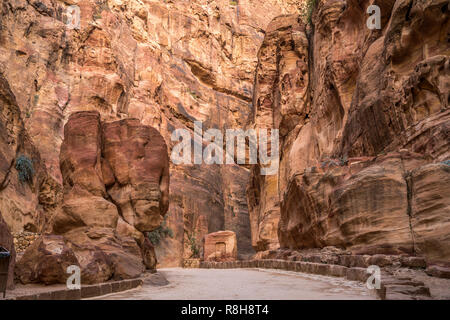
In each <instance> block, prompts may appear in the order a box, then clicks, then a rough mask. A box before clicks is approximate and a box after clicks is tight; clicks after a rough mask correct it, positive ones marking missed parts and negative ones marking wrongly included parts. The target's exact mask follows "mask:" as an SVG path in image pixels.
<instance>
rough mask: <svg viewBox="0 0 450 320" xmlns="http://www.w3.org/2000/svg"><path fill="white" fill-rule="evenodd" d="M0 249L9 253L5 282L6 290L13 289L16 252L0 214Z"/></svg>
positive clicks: (10, 235) (11, 237)
mask: <svg viewBox="0 0 450 320" xmlns="http://www.w3.org/2000/svg"><path fill="white" fill-rule="evenodd" d="M0 247H3V248H5V249H6V250H8V251H9V254H10V260H9V267H8V278H7V282H6V288H7V289H10V290H12V289H14V266H15V264H16V250H15V248H14V241H13V236H12V234H11V232H10V231H9V227H8V225H7V224H6V222H5V220H3V217H2V215H1V213H0Z"/></svg>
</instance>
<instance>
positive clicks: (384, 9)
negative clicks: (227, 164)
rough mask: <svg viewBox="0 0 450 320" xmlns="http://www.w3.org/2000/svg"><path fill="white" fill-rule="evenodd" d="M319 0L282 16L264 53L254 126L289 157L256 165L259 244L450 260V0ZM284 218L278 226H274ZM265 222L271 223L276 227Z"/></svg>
mask: <svg viewBox="0 0 450 320" xmlns="http://www.w3.org/2000/svg"><path fill="white" fill-rule="evenodd" d="M370 4H372V1H363V2H362V3H361V2H359V3H357V2H355V1H327V0H324V1H320V2H319V4H318V6H317V7H316V8H315V9H314V12H313V16H312V23H311V25H308V26H305V24H304V23H303V22H302V21H301V20H300V18H299V17H298V16H295V15H291V16H285V17H278V18H276V19H274V20H273V21H272V23H271V24H270V26H269V27H268V28H267V33H266V36H265V39H264V42H263V45H262V47H261V49H260V51H259V53H258V61H259V62H258V69H257V75H256V83H255V92H254V98H253V105H254V112H253V119H252V125H254V126H255V127H274V128H278V129H279V130H280V150H281V154H280V168H279V174H278V176H277V177H276V178H275V177H274V178H270V179H267V178H264V177H261V176H260V175H259V174H258V170H259V168H258V167H257V166H255V167H254V168H252V175H251V178H250V184H249V188H248V199H249V209H250V217H251V221H252V233H253V246H254V247H255V248H256V249H257V250H267V249H269V248H270V246H271V245H270V244H271V243H276V242H277V240H278V241H279V245H280V246H281V247H282V248H289V249H305V248H323V247H326V246H336V247H340V248H345V249H350V250H352V251H353V252H354V253H360V254H364V253H369V254H374V253H387V254H398V253H406V254H411V255H413V254H416V255H421V256H424V257H426V259H427V260H428V262H433V263H434V262H440V263H444V264H446V263H449V262H450V251H448V248H450V236H449V232H448V231H449V230H450V220H449V214H448V213H449V212H450V211H449V210H450V202H449V201H450V198H449V197H448V194H449V191H450V189H449V183H448V181H449V173H450V167H449V163H448V161H446V160H448V159H449V157H450V154H449V143H450V140H449V124H450V121H449V119H450V118H449V115H450V113H449V109H448V106H449V92H450V87H449V77H450V67H449V66H450V60H449V46H448V31H447V30H449V12H450V11H449V7H448V1H421V2H411V1H402V0H397V1H385V2H376V4H378V5H379V6H381V13H382V17H381V21H382V29H381V30H370V29H369V28H367V27H366V21H367V18H368V15H367V14H366V13H365V8H367V7H368V6H369V5H370ZM274 225H278V233H277V234H276V233H275V232H274V231H273V226H274ZM267 230H270V231H269V232H268V231H267Z"/></svg>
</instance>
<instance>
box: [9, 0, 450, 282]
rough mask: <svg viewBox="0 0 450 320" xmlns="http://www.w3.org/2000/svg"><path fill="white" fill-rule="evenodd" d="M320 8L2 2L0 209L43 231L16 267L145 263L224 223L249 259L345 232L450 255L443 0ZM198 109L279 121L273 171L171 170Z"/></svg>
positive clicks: (264, 124)
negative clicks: (376, 23)
mask: <svg viewBox="0 0 450 320" xmlns="http://www.w3.org/2000/svg"><path fill="white" fill-rule="evenodd" d="M308 2H309V1H308ZM311 2H312V1H311ZM316 3H317V5H316V7H315V8H314V10H313V12H312V17H311V21H310V22H308V21H307V20H308V19H305V17H302V16H300V15H299V12H300V11H301V6H302V5H304V4H305V1H302V0H266V1H255V0H239V1H229V0H192V1H187V0H167V1H160V0H126V1H117V0H98V1H88V0H74V1H61V0H40V1H35V0H31V1H30V0H8V1H5V0H3V1H2V2H1V6H0V107H1V109H0V214H1V215H2V216H3V219H4V221H5V223H6V224H7V226H8V228H9V230H10V232H12V233H21V232H24V231H27V232H33V233H36V234H43V236H42V238H40V239H38V240H37V241H35V242H34V243H33V244H32V245H31V247H30V248H29V252H26V253H25V254H24V256H23V257H22V259H21V260H19V261H18V265H17V268H16V271H17V275H18V278H19V279H20V280H21V281H22V282H46V283H52V282H58V281H59V282H61V281H62V280H61V279H62V275H61V270H62V269H61V267H62V265H60V261H61V260H58V259H60V258H61V259H63V258H64V259H66V258H67V257H72V256H75V258H76V260H77V261H78V262H79V264H80V265H81V267H82V278H83V279H85V280H86V282H88V283H90V282H98V281H104V280H107V279H110V278H116V279H118V278H129V277H135V276H137V275H139V274H140V273H141V272H142V271H143V270H144V268H146V267H147V268H150V269H153V268H154V267H155V264H156V260H158V263H159V265H160V266H181V265H182V260H183V259H188V258H192V257H193V255H194V252H192V250H191V248H192V239H196V241H197V244H196V245H197V246H198V247H201V244H202V240H203V238H204V237H205V236H206V235H207V234H210V233H214V232H217V231H219V230H230V231H233V232H235V234H236V242H237V251H238V252H237V253H238V257H241V258H242V257H245V258H247V257H249V256H250V255H252V254H254V252H255V250H256V251H259V252H262V251H267V250H273V249H277V248H279V247H281V248H288V249H304V248H306V249H309V248H323V247H327V246H336V247H340V248H343V249H349V250H351V251H353V252H355V253H358V254H366V253H368V254H369V253H383V254H386V253H388V254H390V253H393V254H399V253H400V254H401V253H407V254H415V255H421V256H424V257H426V259H427V260H428V262H432V263H435V262H439V263H443V264H447V263H450V251H449V248H450V245H449V241H450V239H449V233H450V232H449V231H450V215H449V213H450V207H449V206H450V203H449V202H450V198H449V196H448V194H449V191H450V190H449V186H450V184H449V180H450V178H449V170H450V169H449V162H448V161H449V158H450V151H449V143H450V139H449V127H450V122H449V118H450V111H449V109H448V106H449V97H450V96H449V91H450V90H449V89H450V88H449V87H450V81H449V78H450V58H449V55H450V46H449V33H448V30H449V29H450V28H449V4H448V1H445V0H423V1H411V0H389V1H378V0H362V1H356V0H321V1H316ZM371 4H376V5H378V6H380V8H381V29H380V30H370V29H369V28H368V27H367V25H366V22H367V19H368V18H369V14H367V12H366V9H367V7H368V6H369V5H371ZM69 5H77V6H78V7H79V8H80V25H79V28H70V27H69V26H68V24H67V19H68V18H67V14H66V13H67V9H68V7H69ZM69 119H70V120H69ZM196 120H197V121H202V122H203V128H204V129H205V130H206V129H209V128H216V129H220V130H225V129H227V128H242V129H250V128H254V129H265V128H267V129H272V128H275V129H279V133H280V159H279V163H280V166H279V170H278V172H277V174H276V175H271V176H270V175H268V176H264V175H261V174H260V172H261V167H260V166H259V165H252V166H248V165H223V166H222V165H198V164H193V165H174V164H172V163H170V164H169V162H168V159H167V157H166V154H168V155H170V153H171V150H172V148H173V146H174V145H175V143H176V142H174V141H172V140H171V135H172V132H173V131H174V130H176V129H187V130H189V131H190V132H193V125H194V121H196ZM158 132H159V133H158ZM205 143H206V142H205ZM166 146H167V147H166ZM166 148H167V150H166ZM161 155H164V156H161ZM149 168H151V169H150V170H149ZM169 172H170V186H169ZM24 174H25V178H24ZM164 214H165V217H166V219H167V226H168V228H169V229H171V231H172V232H171V233H170V235H171V236H167V237H165V238H164V237H163V238H161V239H160V242H159V243H158V244H155V245H153V244H152V243H151V242H150V240H149V239H148V238H147V237H146V236H145V233H146V232H149V231H152V230H155V229H157V228H158V227H159V226H160V224H161V223H163V221H164V220H163V218H162V216H163V215H164ZM55 248H56V249H55ZM55 250H56V251H55ZM61 250H62V251H61ZM39 252H41V253H43V254H44V256H45V255H47V252H50V253H49V254H48V255H50V256H51V255H52V254H51V253H52V252H65V253H67V254H66V255H63V256H61V257H53V258H49V260H48V261H47V260H46V259H43V260H42V261H41V260H39V259H38V257H39V255H40V254H38V253H39ZM155 252H156V253H155ZM155 254H156V256H157V259H156V257H155ZM67 259H69V258H67ZM70 259H72V258H70ZM70 259H69V260H70ZM38 260H39V261H41V262H42V263H37V264H33V263H32V262H33V261H38ZM47 262H48V263H49V265H48V266H47V265H46V263H47Z"/></svg>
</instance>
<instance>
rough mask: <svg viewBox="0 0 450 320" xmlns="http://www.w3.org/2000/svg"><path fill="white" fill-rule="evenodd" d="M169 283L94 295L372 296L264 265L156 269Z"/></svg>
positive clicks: (360, 287)
mask: <svg viewBox="0 0 450 320" xmlns="http://www.w3.org/2000/svg"><path fill="white" fill-rule="evenodd" d="M158 273H159V274H161V275H163V276H164V277H165V278H166V279H167V280H168V281H169V284H168V285H166V286H154V285H149V284H144V285H143V286H142V287H140V288H137V289H134V290H129V291H126V292H122V293H116V294H110V295H108V296H104V297H99V298H97V299H108V300H110V299H118V300H270V299H273V300H336V299H338V300H340V299H342V300H361V299H367V300H374V299H376V297H375V296H374V294H373V293H372V292H370V291H369V290H368V289H366V287H365V285H364V284H363V283H360V282H356V281H348V280H345V279H343V278H335V277H326V276H318V275H310V274H305V273H298V272H290V271H280V270H266V269H182V268H170V269H159V270H158Z"/></svg>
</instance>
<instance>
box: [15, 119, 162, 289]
mask: <svg viewBox="0 0 450 320" xmlns="http://www.w3.org/2000/svg"><path fill="white" fill-rule="evenodd" d="M60 161H61V172H62V177H63V181H64V197H63V204H62V210H61V211H59V212H58V213H57V214H56V216H55V217H54V219H53V232H54V233H56V234H58V235H44V236H42V237H41V239H40V240H38V241H36V242H34V243H33V245H31V246H30V247H29V248H28V249H27V250H26V251H25V254H24V255H23V257H22V259H21V260H20V261H19V262H18V265H17V268H16V274H17V276H18V278H19V280H20V281H21V282H22V283H30V282H44V283H47V284H49V283H55V282H65V281H66V279H67V274H66V269H67V267H68V266H69V265H79V266H80V267H81V282H82V283H95V282H102V281H106V280H109V279H111V278H112V279H116V280H117V279H128V278H135V277H138V276H139V275H140V274H141V273H142V272H143V271H144V269H145V267H147V268H148V269H155V267H156V256H155V251H154V248H153V246H152V245H151V243H150V242H149V240H148V239H146V238H145V236H144V234H145V233H146V232H149V231H152V230H154V229H156V228H157V227H159V225H160V222H161V217H162V216H164V215H165V214H166V212H167V209H168V205H169V203H168V201H169V194H168V193H169V159H168V154H167V147H166V144H165V142H164V139H163V138H162V136H161V135H160V134H159V133H158V131H156V129H154V128H152V127H149V126H145V125H142V124H140V123H139V121H138V120H136V119H126V120H120V121H115V122H110V123H102V122H101V121H100V114H99V113H98V112H95V111H81V112H76V113H74V114H73V115H71V116H70V118H69V120H68V122H67V124H66V126H65V130H64V141H63V144H62V146H61V154H60Z"/></svg>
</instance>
